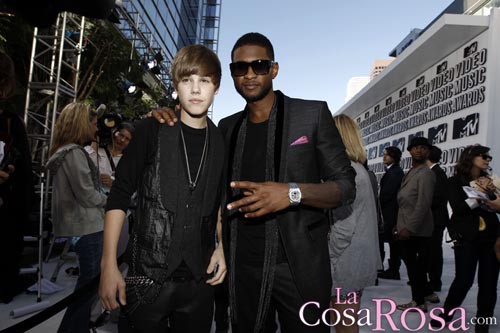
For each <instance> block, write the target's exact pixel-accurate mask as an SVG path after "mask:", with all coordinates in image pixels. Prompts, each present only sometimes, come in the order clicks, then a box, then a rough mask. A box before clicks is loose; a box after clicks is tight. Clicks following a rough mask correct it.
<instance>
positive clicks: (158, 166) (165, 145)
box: [127, 120, 224, 284]
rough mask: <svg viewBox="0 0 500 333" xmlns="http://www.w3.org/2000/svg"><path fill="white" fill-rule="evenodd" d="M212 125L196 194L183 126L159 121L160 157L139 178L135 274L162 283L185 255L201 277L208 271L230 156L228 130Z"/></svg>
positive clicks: (131, 252) (132, 258)
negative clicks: (227, 152) (225, 135)
mask: <svg viewBox="0 0 500 333" xmlns="http://www.w3.org/2000/svg"><path fill="white" fill-rule="evenodd" d="M208 126H209V146H208V156H207V159H206V162H205V166H204V167H203V171H202V175H201V177H202V179H201V180H200V182H199V185H198V186H197V188H196V189H195V191H194V192H193V195H192V196H191V195H190V193H189V189H188V185H187V180H186V177H185V175H186V170H185V169H186V167H185V163H184V162H183V158H184V155H183V154H184V153H183V150H182V148H180V147H181V146H180V134H179V133H180V131H179V127H180V126H179V125H176V126H175V127H169V126H165V125H163V126H159V130H158V140H157V147H156V153H155V156H154V159H153V161H152V163H150V164H148V166H147V167H146V168H145V170H144V173H143V176H142V179H141V181H140V183H139V188H138V205H137V221H136V223H134V228H133V231H132V235H131V238H130V241H129V245H128V247H127V258H128V259H127V261H128V264H129V269H130V271H129V276H137V275H140V276H144V275H145V276H147V277H149V278H151V279H152V280H154V281H155V282H157V283H160V284H161V283H163V282H164V281H165V280H166V279H167V277H168V276H169V275H170V274H171V273H172V271H173V270H174V269H175V268H176V267H177V266H178V264H179V263H180V262H181V261H182V260H184V261H185V262H186V263H187V264H188V267H189V268H190V270H191V271H192V273H193V275H194V277H195V278H196V279H200V278H203V277H204V272H205V270H206V268H207V266H208V264H209V261H210V257H211V255H212V252H213V251H214V247H215V229H216V223H217V212H218V208H219V204H220V188H221V186H220V185H221V176H222V166H223V160H224V142H223V139H222V136H221V134H220V133H219V131H218V129H217V128H216V127H215V125H213V123H212V122H211V121H210V120H208ZM190 198H191V199H190ZM190 200H191V201H190ZM190 204H191V205H190Z"/></svg>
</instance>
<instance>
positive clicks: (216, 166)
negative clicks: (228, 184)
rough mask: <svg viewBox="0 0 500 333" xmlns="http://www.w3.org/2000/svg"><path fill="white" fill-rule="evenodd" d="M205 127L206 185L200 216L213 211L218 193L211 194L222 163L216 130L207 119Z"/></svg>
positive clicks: (220, 147) (221, 149) (218, 182)
mask: <svg viewBox="0 0 500 333" xmlns="http://www.w3.org/2000/svg"><path fill="white" fill-rule="evenodd" d="M207 126H208V154H207V159H206V162H205V163H206V165H205V167H204V168H205V169H206V173H205V177H206V182H205V184H206V185H205V192H204V194H203V203H202V216H208V215H210V214H211V213H212V211H213V204H214V202H215V200H216V199H217V198H218V193H213V190H214V189H217V188H218V187H219V185H220V171H221V170H222V164H223V163H224V160H223V156H224V143H223V142H220V137H218V136H217V135H216V134H217V132H216V131H218V130H217V128H216V127H215V125H214V123H213V122H212V121H211V120H210V119H209V118H207ZM218 139H219V140H218Z"/></svg>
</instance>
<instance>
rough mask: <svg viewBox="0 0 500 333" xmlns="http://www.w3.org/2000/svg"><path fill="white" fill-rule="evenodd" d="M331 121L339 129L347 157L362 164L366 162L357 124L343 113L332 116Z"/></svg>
mask: <svg viewBox="0 0 500 333" xmlns="http://www.w3.org/2000/svg"><path fill="white" fill-rule="evenodd" d="M333 121H334V122H335V126H337V129H338V130H339V133H340V136H341V138H342V142H343V143H344V146H345V150H346V153H347V156H348V157H349V159H350V160H351V161H354V162H358V163H361V164H364V163H365V162H366V151H365V147H364V145H363V139H362V138H361V133H360V130H359V127H358V125H357V124H356V123H355V122H354V120H352V118H350V117H348V116H346V115H343V114H341V115H338V116H335V117H333Z"/></svg>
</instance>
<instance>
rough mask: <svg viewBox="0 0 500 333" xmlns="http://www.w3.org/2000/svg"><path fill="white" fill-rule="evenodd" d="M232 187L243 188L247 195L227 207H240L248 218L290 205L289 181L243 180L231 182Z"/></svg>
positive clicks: (277, 210) (273, 211)
mask: <svg viewBox="0 0 500 333" xmlns="http://www.w3.org/2000/svg"><path fill="white" fill-rule="evenodd" d="M231 187H232V188H239V189H241V190H243V194H244V195H245V197H244V198H242V199H240V200H238V201H234V202H231V203H230V204H228V205H227V209H229V210H231V209H238V210H239V211H240V212H244V213H246V214H245V217H246V218H250V217H260V216H263V215H266V214H270V213H275V212H279V211H281V210H283V209H286V208H288V206H290V199H289V198H288V191H289V189H290V185H289V184H288V183H276V182H264V183H255V182H246V181H242V182H231Z"/></svg>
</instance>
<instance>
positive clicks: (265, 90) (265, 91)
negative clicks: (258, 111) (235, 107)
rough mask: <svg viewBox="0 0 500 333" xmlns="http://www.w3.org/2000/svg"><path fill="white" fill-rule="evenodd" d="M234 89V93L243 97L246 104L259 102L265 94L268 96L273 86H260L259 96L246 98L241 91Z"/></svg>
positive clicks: (237, 88)
mask: <svg viewBox="0 0 500 333" xmlns="http://www.w3.org/2000/svg"><path fill="white" fill-rule="evenodd" d="M234 87H235V88H236V91H237V92H238V94H240V96H241V97H243V98H244V99H245V101H246V102H247V103H252V102H257V101H260V100H261V99H263V98H264V97H266V96H267V94H269V92H270V91H271V90H272V89H273V86H272V85H271V84H269V85H265V86H262V91H261V92H260V93H259V94H257V95H255V96H246V95H245V94H244V92H243V90H242V89H240V88H239V87H237V86H236V85H235V86H234Z"/></svg>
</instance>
